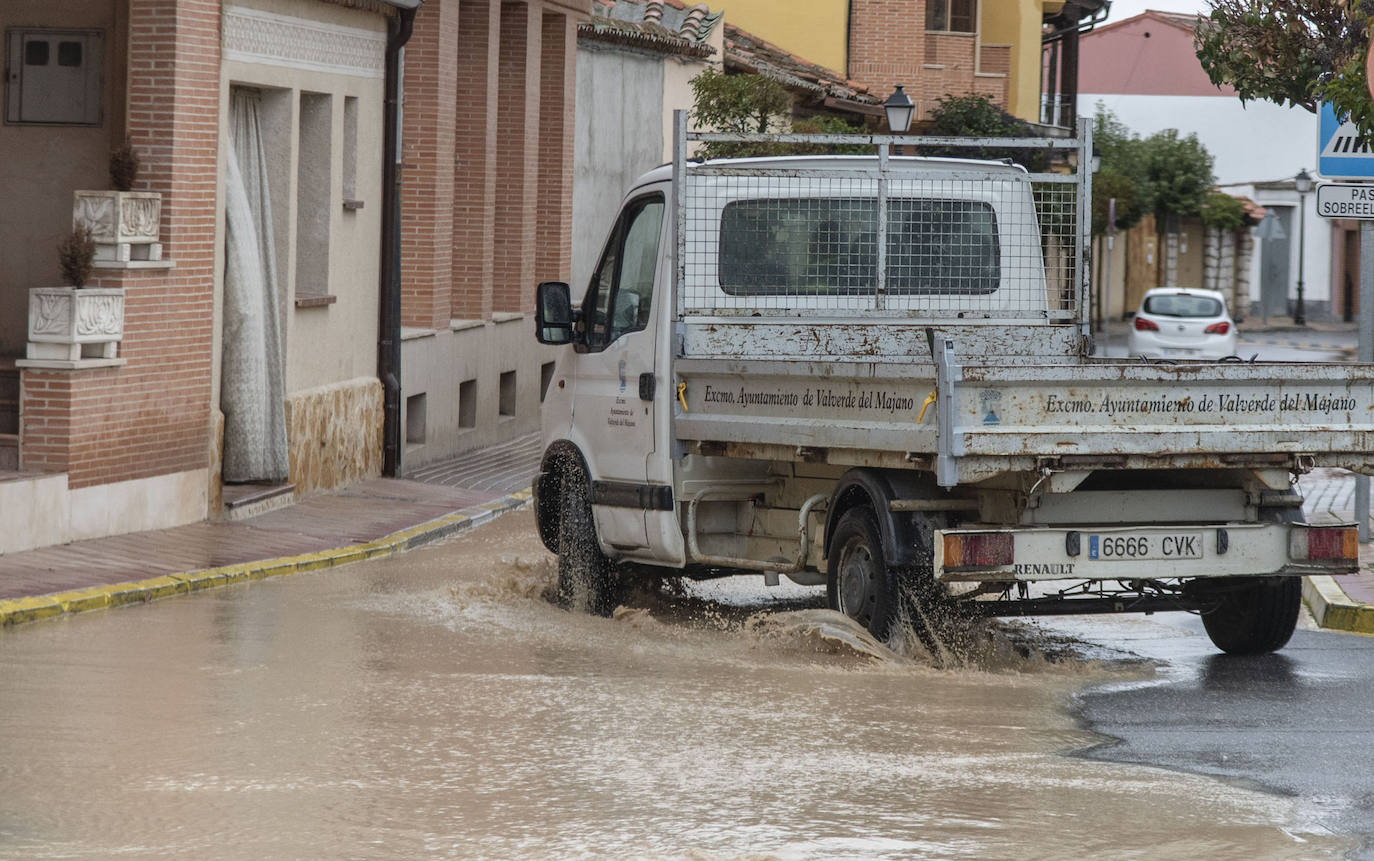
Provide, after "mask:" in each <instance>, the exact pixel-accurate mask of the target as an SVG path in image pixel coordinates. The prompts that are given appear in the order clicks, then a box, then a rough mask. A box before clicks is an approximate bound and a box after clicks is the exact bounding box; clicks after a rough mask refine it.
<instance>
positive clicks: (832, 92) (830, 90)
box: [725, 22, 882, 105]
mask: <svg viewBox="0 0 1374 861" xmlns="http://www.w3.org/2000/svg"><path fill="white" fill-rule="evenodd" d="M725 68H726V69H727V70H728V71H733V72H752V73H756V74H760V75H763V76H764V77H766V78H772V79H773V80H775V81H777V82H779V83H781V84H783V85H784V86H786V87H788V88H789V89H793V90H800V91H802V92H805V93H810V94H812V95H814V96H818V97H821V98H832V99H841V100H843V101H847V102H858V103H861V104H868V105H877V104H881V103H882V99H880V98H878V97H876V96H874V95H872V94H871V93H869V91H868V88H867V87H865V86H863V85H862V84H860V83H858V82H857V81H850V80H847V79H846V78H845V77H844V75H841V74H840V73H839V72H836V71H834V70H833V69H827V68H826V67H825V66H820V65H817V64H815V63H812V62H811V61H809V60H806V59H803V58H802V57H798V56H797V55H796V54H793V53H791V52H789V51H787V50H785V49H783V48H779V47H778V46H777V45H774V44H772V43H771V42H766V41H764V40H763V39H760V38H759V37H757V36H755V35H754V34H752V33H749V32H747V31H745V30H741V29H740V28H738V27H736V26H735V25H734V24H731V23H729V22H727V23H726V24H725Z"/></svg>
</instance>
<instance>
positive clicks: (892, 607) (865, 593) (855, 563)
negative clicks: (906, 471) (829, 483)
mask: <svg viewBox="0 0 1374 861" xmlns="http://www.w3.org/2000/svg"><path fill="white" fill-rule="evenodd" d="M826 563H827V564H826V576H825V597H826V600H827V602H828V603H829V605H830V609H832V610H838V611H839V612H841V613H844V614H845V615H846V616H848V617H849V618H851V619H853V620H854V621H856V622H858V623H859V624H860V625H863V626H864V627H865V628H867V629H868V631H869V633H871V634H873V636H875V637H877V638H878V639H879V640H883V639H886V638H887V635H888V632H889V631H890V630H891V628H892V622H893V620H894V619H895V618H896V617H897V607H898V604H899V600H900V596H899V593H898V589H897V578H896V576H895V574H894V572H893V571H892V570H891V569H890V568H889V567H888V565H887V560H886V559H885V558H884V556H883V539H882V533H881V532H880V531H879V529H878V518H877V517H875V516H874V514H873V509H871V508H869V507H868V506H866V505H860V506H856V507H854V508H851V509H849V510H848V511H846V512H845V513H844V514H843V515H842V516H841V517H840V522H839V523H838V524H837V525H836V526H835V534H834V536H833V537H832V539H831V542H830V557H829V559H827V560H826Z"/></svg>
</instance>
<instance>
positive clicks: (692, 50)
mask: <svg viewBox="0 0 1374 861" xmlns="http://www.w3.org/2000/svg"><path fill="white" fill-rule="evenodd" d="M720 16H721V13H720V12H712V11H711V10H710V9H708V8H707V7H706V5H705V4H703V3H698V4H697V5H695V6H687V5H685V4H683V3H682V2H680V0H642V2H641V0H595V2H593V3H592V17H591V20H589V21H584V22H582V23H581V24H578V25H577V38H578V41H589V42H608V43H611V44H616V45H627V46H630V47H634V48H640V49H643V50H647V51H653V52H654V53H658V54H676V55H681V56H687V57H709V56H711V55H712V54H714V53H715V52H716V49H715V48H713V47H711V45H710V44H708V42H707V40H708V39H709V37H710V35H711V30H712V29H713V28H714V27H715V26H716V24H717V23H718V22H719V21H720Z"/></svg>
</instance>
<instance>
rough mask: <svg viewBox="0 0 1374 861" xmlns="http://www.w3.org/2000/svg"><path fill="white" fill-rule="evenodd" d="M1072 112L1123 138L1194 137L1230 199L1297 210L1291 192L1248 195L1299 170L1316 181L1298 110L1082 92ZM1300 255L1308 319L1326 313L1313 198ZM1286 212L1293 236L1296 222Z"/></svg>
mask: <svg viewBox="0 0 1374 861" xmlns="http://www.w3.org/2000/svg"><path fill="white" fill-rule="evenodd" d="M1078 98H1079V105H1080V108H1081V110H1082V112H1083V113H1084V114H1088V115H1091V114H1092V113H1093V112H1094V111H1095V110H1096V106H1097V104H1098V103H1101V104H1102V106H1103V107H1105V108H1106V109H1107V110H1109V111H1111V112H1112V113H1113V114H1115V115H1116V118H1117V119H1119V120H1120V121H1121V122H1122V123H1124V124H1125V125H1126V127H1127V128H1129V129H1130V130H1131V131H1133V132H1135V133H1136V134H1138V135H1140V136H1141V137H1148V136H1149V135H1152V134H1154V133H1155V132H1158V131H1162V130H1164V129H1169V128H1173V129H1178V130H1179V131H1180V132H1182V133H1183V134H1189V133H1192V134H1196V135H1197V137H1198V140H1199V141H1201V142H1202V145H1203V146H1205V147H1206V148H1207V151H1208V152H1209V153H1211V154H1212V158H1213V160H1214V163H1213V167H1212V169H1213V172H1214V173H1215V174H1216V178H1217V183H1218V184H1219V185H1221V186H1222V187H1223V189H1224V190H1225V191H1227V192H1229V193H1231V194H1238V195H1243V196H1245V197H1249V198H1250V199H1252V200H1254V201H1255V202H1256V203H1258V204H1260V205H1261V206H1289V207H1296V206H1297V205H1298V195H1297V194H1296V193H1295V192H1293V191H1291V190H1270V189H1263V188H1261V189H1256V187H1255V184H1256V183H1268V182H1275V181H1285V180H1291V179H1292V177H1293V176H1294V175H1296V174H1297V172H1298V171H1299V170H1301V169H1306V170H1307V172H1308V173H1309V174H1312V175H1313V177H1314V178H1316V160H1317V116H1316V114H1311V113H1308V112H1307V111H1305V110H1303V109H1302V108H1285V107H1281V106H1279V105H1276V104H1274V103H1272V102H1262V101H1258V102H1249V103H1244V104H1242V103H1241V101H1240V99H1237V98H1233V97H1229V96H1128V95H1111V94H1094V93H1083V94H1080V95H1079V97H1078ZM1306 210H1307V218H1306V230H1305V234H1306V238H1305V247H1306V253H1305V254H1304V255H1302V256H1303V257H1304V267H1303V269H1304V272H1303V295H1304V299H1305V304H1306V305H1307V314H1308V316H1309V317H1324V316H1327V315H1328V314H1329V313H1330V300H1331V271H1332V267H1331V229H1330V226H1329V225H1328V224H1327V222H1326V220H1325V219H1323V218H1320V217H1318V216H1317V210H1316V195H1315V194H1308V195H1307V198H1306ZM1297 215H1298V214H1297V212H1296V211H1295V212H1294V217H1293V225H1294V233H1295V234H1296V233H1298V231H1297V229H1296V228H1297V225H1298V224H1299V219H1298V217H1297ZM1291 240H1292V245H1291V251H1290V254H1289V259H1290V271H1291V275H1290V279H1289V296H1290V297H1292V296H1294V295H1296V289H1297V286H1296V285H1297V281H1298V259H1299V254H1298V250H1299V249H1298V236H1296V235H1294V236H1292V237H1291ZM1259 271H1260V255H1259V251H1258V246H1257V247H1256V253H1255V257H1254V259H1253V260H1252V262H1251V281H1250V289H1251V296H1250V298H1251V299H1252V300H1253V301H1258V299H1259V295H1260V278H1259Z"/></svg>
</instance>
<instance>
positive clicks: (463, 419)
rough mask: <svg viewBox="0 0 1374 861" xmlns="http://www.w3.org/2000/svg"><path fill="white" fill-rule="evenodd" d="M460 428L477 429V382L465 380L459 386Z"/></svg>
mask: <svg viewBox="0 0 1374 861" xmlns="http://www.w3.org/2000/svg"><path fill="white" fill-rule="evenodd" d="M458 427H459V428H475V427H477V381H476V380H463V382H461V383H459V384H458Z"/></svg>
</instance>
